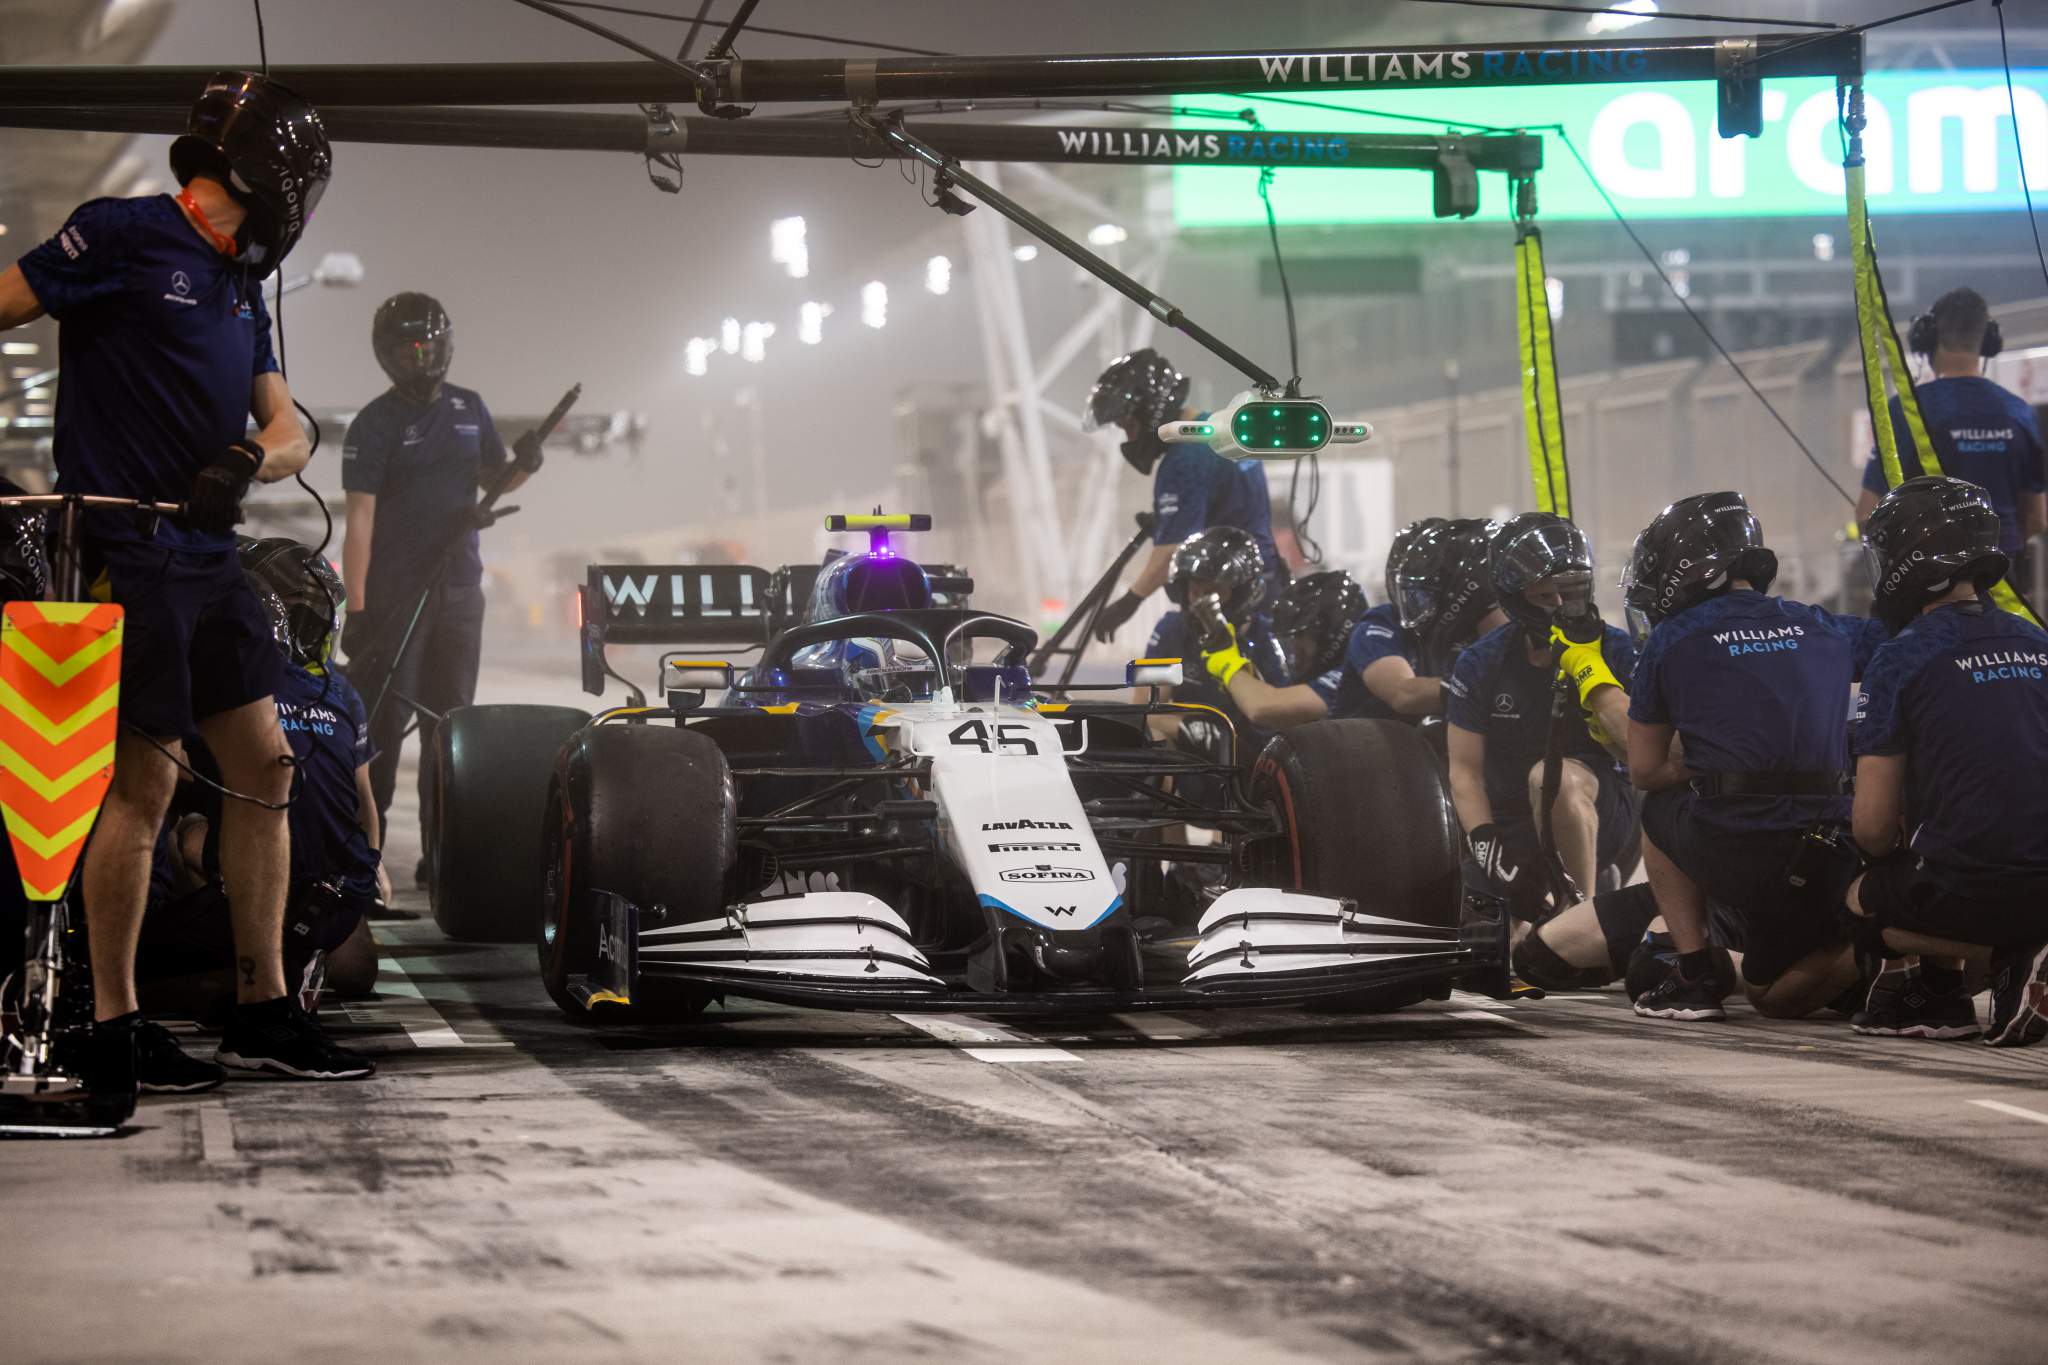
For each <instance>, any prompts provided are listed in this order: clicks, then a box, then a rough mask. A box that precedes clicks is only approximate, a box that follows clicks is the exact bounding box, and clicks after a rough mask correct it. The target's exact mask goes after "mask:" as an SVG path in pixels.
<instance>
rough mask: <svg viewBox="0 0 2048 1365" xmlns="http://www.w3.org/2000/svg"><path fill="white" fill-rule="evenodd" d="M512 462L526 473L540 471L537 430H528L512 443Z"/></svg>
mask: <svg viewBox="0 0 2048 1365" xmlns="http://www.w3.org/2000/svg"><path fill="white" fill-rule="evenodd" d="M512 463H513V464H514V465H516V466H517V467H518V468H519V469H520V470H521V471H523V472H525V473H527V474H538V473H539V472H540V466H541V453H540V433H539V432H537V431H529V432H527V433H526V434H525V435H524V436H522V437H520V438H519V439H518V440H516V441H514V442H513V443H512Z"/></svg>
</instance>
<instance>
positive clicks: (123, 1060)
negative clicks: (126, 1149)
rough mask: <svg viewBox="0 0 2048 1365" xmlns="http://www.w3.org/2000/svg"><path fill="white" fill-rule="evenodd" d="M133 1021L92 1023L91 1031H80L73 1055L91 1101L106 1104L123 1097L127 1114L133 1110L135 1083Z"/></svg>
mask: <svg viewBox="0 0 2048 1365" xmlns="http://www.w3.org/2000/svg"><path fill="white" fill-rule="evenodd" d="M136 1018H137V1016H135V1015H132V1014H131V1015H126V1016H123V1017H122V1018H120V1019H115V1020H112V1021H109V1022H106V1023H97V1024H94V1025H93V1026H92V1030H91V1032H89V1033H85V1032H82V1035H81V1039H80V1042H81V1046H80V1047H79V1049H78V1051H77V1052H76V1053H74V1054H73V1055H74V1056H75V1057H76V1058H77V1059H78V1060H77V1066H78V1078H79V1079H80V1080H82V1081H84V1082H85V1088H86V1089H87V1090H88V1091H90V1092H91V1093H92V1094H93V1096H94V1097H95V1098H99V1099H103V1100H106V1101H108V1102H110V1103H118V1102H120V1101H121V1100H122V1098H123V1097H126V1101H127V1104H128V1108H129V1110H130V1112H133V1110H134V1108H135V1096H136V1093H137V1082H138V1080H139V1077H138V1075H137V1071H136V1065H135V1034H136V1031H137V1029H136Z"/></svg>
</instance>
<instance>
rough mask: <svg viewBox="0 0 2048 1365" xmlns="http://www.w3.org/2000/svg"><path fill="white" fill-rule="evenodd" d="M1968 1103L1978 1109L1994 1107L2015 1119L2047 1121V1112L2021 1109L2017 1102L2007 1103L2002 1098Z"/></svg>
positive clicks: (2037, 1121)
mask: <svg viewBox="0 0 2048 1365" xmlns="http://www.w3.org/2000/svg"><path fill="white" fill-rule="evenodd" d="M1970 1103H1972V1104H1974V1105H1976V1106H1977V1107H1979V1108H1980V1109H1995V1110H1997V1111H1998V1112H1999V1113H2001V1114H2010V1115H2012V1116H2013V1117H2014V1118H2016V1119H2032V1120H2033V1121H2034V1122H2036V1123H2048V1114H2043V1113H2041V1112H2040V1111H2039V1110H2035V1109H2022V1108H2021V1107H2020V1106H2019V1105H2017V1104H2007V1103H2006V1102H2005V1101H2003V1100H1971V1101H1970Z"/></svg>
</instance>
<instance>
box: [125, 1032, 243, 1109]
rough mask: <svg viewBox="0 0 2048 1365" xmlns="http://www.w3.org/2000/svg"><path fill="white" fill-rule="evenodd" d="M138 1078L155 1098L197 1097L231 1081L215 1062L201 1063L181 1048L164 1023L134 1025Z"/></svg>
mask: <svg viewBox="0 0 2048 1365" xmlns="http://www.w3.org/2000/svg"><path fill="white" fill-rule="evenodd" d="M135 1075H136V1079H137V1080H138V1081H139V1082H141V1085H142V1088H143V1090H144V1091H145V1092H147V1093H149V1094H152V1095H196V1094H198V1093H199V1092H200V1091H202V1090H211V1089H213V1088H214V1087H215V1086H217V1085H219V1084H220V1083H221V1082H222V1081H224V1080H226V1079H227V1078H228V1073H227V1072H225V1071H223V1070H221V1068H220V1067H219V1066H218V1065H216V1064H215V1063H213V1062H202V1061H200V1060H199V1059H198V1058H197V1057H194V1056H192V1055H191V1054H189V1053H187V1052H186V1051H185V1049H183V1048H181V1047H179V1046H178V1040H177V1039H175V1038H173V1037H172V1036H171V1033H170V1030H169V1029H167V1028H165V1027H164V1026H163V1025H162V1024H152V1023H147V1022H145V1023H141V1024H137V1025H136V1026H135Z"/></svg>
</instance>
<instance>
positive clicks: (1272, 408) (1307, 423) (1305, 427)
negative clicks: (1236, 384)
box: [1230, 399, 1330, 454]
mask: <svg viewBox="0 0 2048 1365" xmlns="http://www.w3.org/2000/svg"><path fill="white" fill-rule="evenodd" d="M1230 425H1231V435H1232V436H1234V437H1235V438H1236V439H1237V444H1238V446H1239V447H1240V448H1241V449H1244V450H1246V451H1250V452H1252V453H1253V454H1257V453H1259V452H1261V451H1267V450H1280V451H1293V452H1298V453H1301V454H1307V453H1308V452H1309V451H1312V450H1321V449H1322V448H1323V447H1324V446H1326V445H1328V444H1329V443H1330V424H1329V420H1328V418H1327V417H1326V416H1325V415H1324V412H1323V406H1322V404H1320V403H1307V402H1294V401H1290V400H1288V399H1275V400H1269V401H1264V402H1250V403H1246V404H1245V405H1244V406H1242V407H1240V408H1239V409H1238V410H1237V412H1236V414H1235V415H1234V416H1232V417H1231V419H1230Z"/></svg>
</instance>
